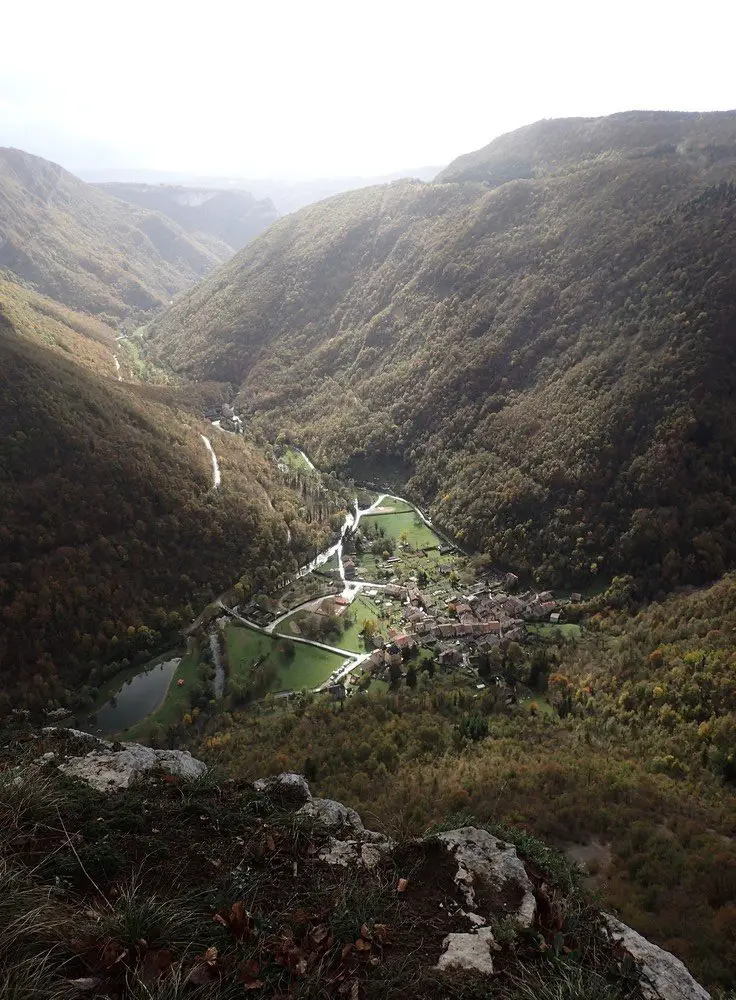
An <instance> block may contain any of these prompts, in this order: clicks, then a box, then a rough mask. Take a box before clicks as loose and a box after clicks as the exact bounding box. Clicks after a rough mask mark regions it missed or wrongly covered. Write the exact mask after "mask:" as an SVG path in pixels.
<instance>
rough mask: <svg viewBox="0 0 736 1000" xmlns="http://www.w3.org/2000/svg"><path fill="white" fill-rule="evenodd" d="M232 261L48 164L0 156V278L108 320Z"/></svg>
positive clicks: (223, 250)
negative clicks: (4, 276)
mask: <svg viewBox="0 0 736 1000" xmlns="http://www.w3.org/2000/svg"><path fill="white" fill-rule="evenodd" d="M231 254H232V248H231V247H229V246H227V245H226V244H224V243H223V242H222V240H219V239H214V238H211V237H205V236H202V235H200V237H199V238H197V239H195V238H194V237H193V236H191V235H190V234H189V233H187V232H186V231H185V230H184V229H183V228H182V227H181V226H179V225H177V224H176V223H175V222H174V221H173V220H172V219H170V218H167V217H166V216H164V215H162V214H160V213H158V212H152V211H146V210H145V209H142V208H137V207H134V206H132V205H129V204H126V203H125V202H123V201H120V200H119V199H117V198H112V197H110V196H109V195H108V194H106V193H105V192H103V191H100V190H99V189H98V188H95V187H92V186H91V185H89V184H85V183H84V181H80V180H79V179H78V178H77V177H75V176H74V175H73V174H70V173H69V172H68V171H66V170H64V169H63V168H62V167H60V166H58V165H57V164H55V163H50V162H49V161H48V160H43V159H41V158H40V157H38V156H32V155H30V154H28V153H24V152H22V151H21V150H17V149H7V148H4V149H0V271H5V272H6V273H7V274H9V275H12V276H14V277H15V278H16V279H19V280H20V281H22V282H25V283H26V284H28V285H29V286H31V287H33V288H35V289H36V290H37V291H39V292H42V293H44V294H46V295H50V296H51V297H52V298H54V299H56V300H57V301H59V302H62V303H64V304H65V305H67V306H70V307H71V308H73V309H81V310H83V311H85V312H90V313H96V314H100V315H104V316H107V317H108V318H109V319H110V320H111V321H113V322H116V321H119V320H121V319H123V318H125V317H128V316H135V315H139V314H141V313H146V312H149V311H150V310H152V309H160V308H161V307H162V306H163V305H164V304H165V303H168V302H169V300H170V299H171V298H172V297H173V296H174V295H175V294H176V293H177V292H180V291H182V290H183V289H184V288H186V287H188V286H189V285H191V284H193V283H194V282H195V281H196V280H197V279H198V278H200V277H202V276H203V275H204V274H206V273H207V272H208V271H210V270H212V268H213V267H215V266H216V265H217V264H218V263H221V262H222V261H224V260H227V258H228V257H229V256H230V255H231Z"/></svg>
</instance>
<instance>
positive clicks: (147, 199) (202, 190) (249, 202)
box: [96, 183, 278, 250]
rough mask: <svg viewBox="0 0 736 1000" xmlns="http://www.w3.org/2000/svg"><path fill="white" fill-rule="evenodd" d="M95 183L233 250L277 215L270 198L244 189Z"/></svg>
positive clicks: (255, 234)
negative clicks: (259, 196)
mask: <svg viewBox="0 0 736 1000" xmlns="http://www.w3.org/2000/svg"><path fill="white" fill-rule="evenodd" d="M96 186H97V187H99V188H100V189H101V190H103V191H105V192H106V193H107V194H110V195H112V196H113V197H115V198H120V199H121V201H127V202H130V204H132V205H140V206H141V207H142V208H148V209H151V210H152V211H156V212H161V214H162V215H166V216H168V217H169V218H170V219H173V220H174V221H175V222H177V223H178V224H179V225H180V226H181V227H182V229H185V230H186V231H187V232H188V233H191V234H192V235H193V236H195V237H196V238H198V239H201V238H203V237H204V238H205V239H206V238H207V237H214V238H215V239H217V240H221V241H222V242H223V243H225V244H227V246H229V247H232V249H233V250H240V249H241V247H244V246H245V245H246V243H249V242H250V241H251V240H252V239H253V238H254V237H256V236H258V234H259V233H262V232H263V230H264V229H267V228H268V226H270V225H271V223H272V222H275V221H276V219H277V218H278V213H277V212H276V209H275V208H274V206H273V203H272V202H271V200H270V199H268V198H264V199H262V200H260V201H259V200H257V199H256V198H254V197H253V195H252V194H250V193H249V192H248V191H241V190H223V189H213V188H206V187H184V186H181V185H174V184H125V183H108V184H97V185H96ZM205 234H206V235H205Z"/></svg>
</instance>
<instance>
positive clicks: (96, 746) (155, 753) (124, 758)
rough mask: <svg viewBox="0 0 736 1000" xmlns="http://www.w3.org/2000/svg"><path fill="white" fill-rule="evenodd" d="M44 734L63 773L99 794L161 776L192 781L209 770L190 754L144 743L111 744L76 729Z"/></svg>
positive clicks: (56, 730) (46, 730)
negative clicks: (51, 743) (161, 774)
mask: <svg viewBox="0 0 736 1000" xmlns="http://www.w3.org/2000/svg"><path fill="white" fill-rule="evenodd" d="M44 734H45V735H46V736H47V737H48V738H50V739H52V740H53V742H54V745H55V746H56V749H55V751H53V752H54V754H55V758H56V759H59V761H60V762H59V764H58V768H59V770H60V771H61V772H62V773H63V774H66V775H68V776H69V777H71V778H78V779H79V780H80V781H84V782H86V783H87V784H88V785H90V786H91V787H92V788H95V789H97V791H99V792H117V791H120V790H122V789H124V788H129V787H130V786H131V785H133V784H135V783H136V782H138V781H141V780H142V779H144V778H145V777H148V776H152V775H155V774H157V773H159V774H160V773H166V774H172V775H175V776H177V777H179V778H184V779H185V780H189V781H191V780H194V779H195V778H199V777H201V775H203V774H204V773H205V772H206V770H207V765H206V764H205V763H204V761H201V760H197V758H196V757H192V755H191V754H190V753H189V752H188V751H186V750H153V749H152V748H151V747H146V746H143V745H142V744H140V743H111V742H110V741H109V740H100V739H97V737H95V736H90V735H89V734H88V733H82V732H80V731H78V730H75V729H54V728H47V729H45V730H44ZM49 752H51V751H49ZM46 759H47V760H50V758H48V757H46Z"/></svg>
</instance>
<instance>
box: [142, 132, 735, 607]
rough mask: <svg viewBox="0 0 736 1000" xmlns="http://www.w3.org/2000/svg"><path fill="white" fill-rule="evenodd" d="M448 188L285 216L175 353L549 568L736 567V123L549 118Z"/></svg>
mask: <svg viewBox="0 0 736 1000" xmlns="http://www.w3.org/2000/svg"><path fill="white" fill-rule="evenodd" d="M522 154H523V155H522ZM520 158H521V159H524V158H526V160H525V162H528V163H529V164H531V168H530V169H527V168H526V167H524V169H523V170H519V169H517V168H518V164H519V162H520ZM469 163H470V165H471V166H472V170H470V168H469V166H468V164H469ZM483 164H486V165H487V166H488V169H487V170H485V168H483V169H481V168H482V167H483ZM484 170H485V172H484ZM506 176H508V177H513V178H516V179H512V180H509V181H508V182H506V183H503V182H502V181H503V178H504V177H506ZM443 177H445V178H448V179H450V178H458V179H457V180H453V181H452V182H449V180H448V182H446V183H437V184H431V185H426V184H420V183H411V182H399V183H396V184H392V185H389V186H387V187H379V188H371V189H367V190H362V191H356V192H352V193H349V194H346V195H343V196H339V197H336V198H333V199H331V200H329V201H326V202H323V203H322V204H319V205H316V206H313V207H310V208H307V209H305V210H303V211H301V212H299V213H297V214H296V215H294V216H290V217H288V218H286V219H282V220H280V221H279V222H278V223H277V224H275V225H274V226H273V227H271V229H270V230H269V231H268V232H267V233H266V234H264V235H263V236H262V237H260V238H259V239H257V240H256V241H254V243H253V244H251V245H250V246H249V247H247V248H246V249H245V250H244V251H242V252H241V253H240V254H238V255H237V256H236V257H235V258H234V259H233V260H232V261H230V262H229V263H228V264H226V265H225V266H224V267H222V268H221V269H219V270H218V271H217V272H216V273H215V274H213V275H212V276H211V277H210V278H208V279H206V280H205V281H203V282H202V283H201V284H200V285H199V286H197V287H196V288H195V289H193V290H192V291H191V292H190V293H189V294H188V295H186V296H183V297H182V298H181V299H180V300H178V301H177V303H176V305H175V306H174V307H172V308H171V309H170V310H168V311H167V312H166V313H164V314H163V315H162V316H161V317H158V318H157V319H156V320H154V322H153V323H152V324H151V325H150V328H149V337H150V347H151V350H152V353H153V356H154V357H157V358H158V359H160V360H162V361H163V360H165V361H167V362H168V363H170V364H171V365H172V366H173V368H174V369H175V370H176V371H178V372H181V373H185V374H187V375H189V376H197V377H203V376H206V377H211V378H218V379H228V380H231V381H233V382H236V383H238V384H240V385H241V392H240V401H241V404H242V405H243V406H244V407H245V408H246V409H247V410H248V411H249V412H250V413H251V414H252V415H253V416H254V417H255V419H256V421H258V420H260V421H262V423H263V425H264V426H268V427H269V428H271V429H273V430H284V431H285V432H286V433H287V434H289V435H291V436H292V437H293V438H295V439H297V440H299V441H301V442H302V443H303V444H305V445H307V446H308V447H309V449H310V450H311V452H312V454H313V455H314V456H315V458H316V460H317V461H318V462H319V463H321V464H323V465H324V466H333V467H337V468H341V469H343V470H350V471H351V472H353V473H355V474H363V475H376V476H384V477H386V476H388V477H391V478H393V479H394V481H399V482H401V483H402V485H403V486H404V488H406V489H407V490H409V491H410V492H411V493H412V494H413V496H414V497H416V498H418V499H420V500H421V501H423V502H424V503H427V504H429V505H430V507H431V513H432V515H433V516H434V517H435V519H436V520H437V521H438V522H439V523H441V524H443V525H445V526H446V527H447V528H449V529H450V530H451V531H453V532H454V533H455V534H456V535H457V537H458V538H459V539H461V540H463V541H465V542H466V543H467V544H468V545H469V546H472V547H474V548H477V549H480V550H483V551H486V552H487V553H489V555H490V556H491V557H492V558H493V559H494V560H496V561H498V562H500V563H502V564H505V565H508V566H512V567H514V568H516V569H520V570H522V571H528V572H529V573H530V574H532V575H534V576H535V577H536V578H538V579H540V580H545V581H550V582H552V583H559V582H561V581H565V582H572V581H573V580H574V581H577V582H581V583H586V582H588V581H595V580H596V579H597V578H598V577H600V576H605V577H608V578H610V576H611V575H612V574H613V573H614V572H617V571H621V570H625V571H626V572H633V574H634V575H635V576H636V577H637V578H638V579H639V580H640V582H641V583H642V584H643V586H644V588H645V589H646V590H647V591H649V592H653V591H657V590H659V589H664V590H666V589H668V588H670V587H671V586H673V585H674V584H676V583H677V582H679V581H681V580H687V581H689V582H696V581H698V580H705V579H711V578H713V577H715V576H717V575H718V574H720V573H722V572H723V570H724V569H725V568H727V567H729V566H732V565H733V564H734V561H735V560H736V542H734V538H736V531H735V530H734V529H736V494H735V493H734V486H733V483H734V472H736V467H735V466H734V452H735V446H736V412H735V411H734V398H736V397H735V395H734V388H735V386H734V379H735V378H736V368H735V362H736V358H735V357H734V351H735V350H736V346H735V345H736V341H735V340H734V325H735V324H736V296H735V295H734V291H733V289H734V260H736V114H734V113H719V114H712V115H669V114H662V115H659V114H654V113H652V114H650V113H647V114H639V113H632V114H629V115H617V116H614V117H612V118H610V119H603V120H572V121H562V122H543V123H540V124H538V125H535V126H530V127H529V128H527V129H522V130H520V131H519V132H518V133H514V134H513V135H511V136H508V137H504V138H503V139H499V140H497V141H496V142H495V143H493V144H492V145H491V147H488V149H487V150H486V151H481V152H480V153H478V154H474V155H473V156H472V157H471V158H470V159H468V158H466V159H461V161H459V162H456V164H454V165H451V167H449V168H447V170H446V171H445V172H444V173H443ZM467 177H470V178H471V179H469V180H468V179H466V178H467ZM481 181H482V182H481ZM490 185H495V186H490Z"/></svg>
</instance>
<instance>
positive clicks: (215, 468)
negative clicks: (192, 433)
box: [199, 434, 222, 490]
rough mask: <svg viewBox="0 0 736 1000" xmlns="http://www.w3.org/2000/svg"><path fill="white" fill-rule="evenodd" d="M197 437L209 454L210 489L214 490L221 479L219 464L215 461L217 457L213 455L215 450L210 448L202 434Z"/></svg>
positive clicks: (209, 443) (210, 443) (209, 442)
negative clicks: (210, 468)
mask: <svg viewBox="0 0 736 1000" xmlns="http://www.w3.org/2000/svg"><path fill="white" fill-rule="evenodd" d="M199 436H200V437H201V438H202V440H203V441H204V444H205V448H206V449H207V451H208V452H209V453H210V458H211V459H212V480H213V482H212V488H213V489H215V490H216V489H217V487H218V486H219V485H220V480H221V479H222V476H221V475H220V464H219V462H218V461H217V455H216V454H215V449H214V448H213V447H212V442H211V441H210V439H209V438H208V437H206V436H205V435H204V434H200V435H199Z"/></svg>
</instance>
